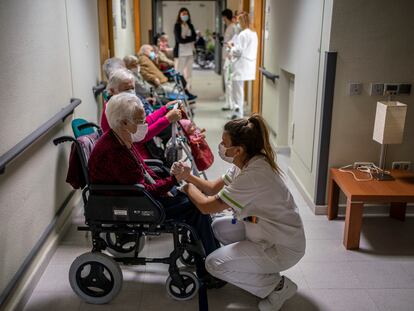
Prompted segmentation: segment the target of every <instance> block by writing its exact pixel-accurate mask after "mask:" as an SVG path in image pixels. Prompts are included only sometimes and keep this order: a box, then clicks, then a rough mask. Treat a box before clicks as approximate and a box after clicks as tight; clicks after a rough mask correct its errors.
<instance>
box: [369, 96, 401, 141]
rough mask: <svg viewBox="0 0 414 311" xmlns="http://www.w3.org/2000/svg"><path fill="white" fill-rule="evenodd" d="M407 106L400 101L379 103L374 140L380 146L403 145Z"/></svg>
mask: <svg viewBox="0 0 414 311" xmlns="http://www.w3.org/2000/svg"><path fill="white" fill-rule="evenodd" d="M406 114H407V105H406V104H403V103H400V102H398V101H384V102H377V111H376V113H375V125H374V135H373V137H372V138H373V140H375V141H377V142H379V143H380V144H401V143H402V140H403V134H404V124H405V115H406Z"/></svg>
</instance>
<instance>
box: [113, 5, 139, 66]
mask: <svg viewBox="0 0 414 311" xmlns="http://www.w3.org/2000/svg"><path fill="white" fill-rule="evenodd" d="M125 4H126V28H125V29H123V28H122V27H121V0H112V16H113V20H114V47H115V57H119V58H123V57H124V56H126V55H130V54H132V55H134V54H135V26H134V10H133V8H134V1H133V0H126V1H125ZM140 14H141V15H143V13H142V12H140Z"/></svg>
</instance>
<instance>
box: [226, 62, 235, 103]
mask: <svg viewBox="0 0 414 311" xmlns="http://www.w3.org/2000/svg"><path fill="white" fill-rule="evenodd" d="M230 70H231V69H230V68H229V67H228V66H227V67H226V66H225V67H224V68H223V77H224V92H225V98H226V104H225V106H224V107H226V108H229V109H230V110H232V111H233V110H234V105H233V98H232V97H233V93H232V84H233V81H232V80H231V72H230Z"/></svg>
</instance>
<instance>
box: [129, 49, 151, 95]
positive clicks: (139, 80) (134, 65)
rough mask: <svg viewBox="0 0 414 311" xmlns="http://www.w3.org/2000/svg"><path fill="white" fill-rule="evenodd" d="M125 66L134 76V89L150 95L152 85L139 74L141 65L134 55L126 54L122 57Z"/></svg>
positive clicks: (139, 92) (141, 93)
mask: <svg viewBox="0 0 414 311" xmlns="http://www.w3.org/2000/svg"><path fill="white" fill-rule="evenodd" d="M124 63H125V67H126V68H127V69H128V70H130V71H131V72H132V74H133V75H134V77H135V91H136V92H137V94H139V95H141V96H144V97H151V96H152V91H153V90H155V91H156V89H154V87H153V86H152V85H151V84H149V83H148V82H147V81H145V80H144V78H143V77H142V75H141V67H140V65H139V62H138V58H137V57H136V56H135V55H127V56H125V57H124Z"/></svg>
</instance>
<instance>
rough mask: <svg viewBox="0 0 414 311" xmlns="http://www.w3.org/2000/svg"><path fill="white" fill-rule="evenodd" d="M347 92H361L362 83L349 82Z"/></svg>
mask: <svg viewBox="0 0 414 311" xmlns="http://www.w3.org/2000/svg"><path fill="white" fill-rule="evenodd" d="M348 92H349V95H350V96H354V95H361V94H362V83H349V85H348Z"/></svg>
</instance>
